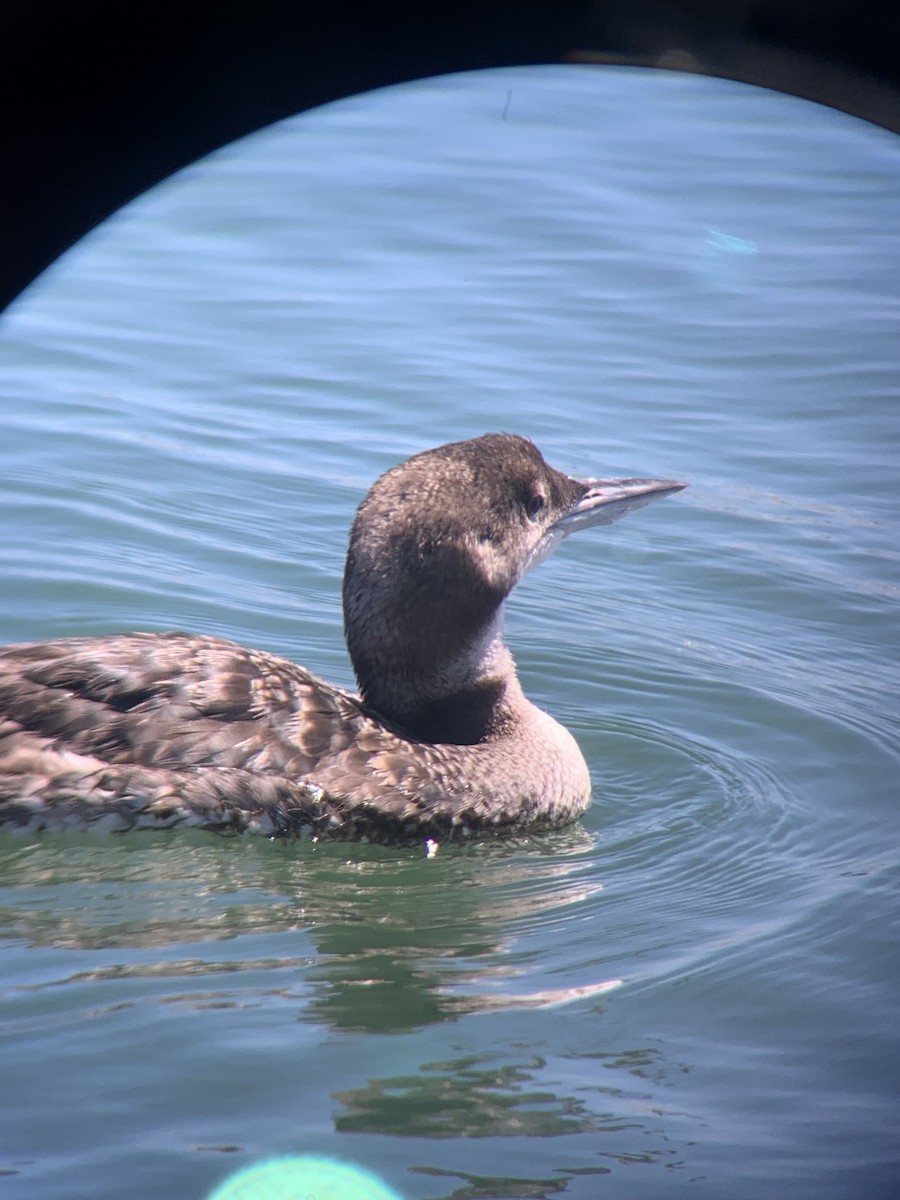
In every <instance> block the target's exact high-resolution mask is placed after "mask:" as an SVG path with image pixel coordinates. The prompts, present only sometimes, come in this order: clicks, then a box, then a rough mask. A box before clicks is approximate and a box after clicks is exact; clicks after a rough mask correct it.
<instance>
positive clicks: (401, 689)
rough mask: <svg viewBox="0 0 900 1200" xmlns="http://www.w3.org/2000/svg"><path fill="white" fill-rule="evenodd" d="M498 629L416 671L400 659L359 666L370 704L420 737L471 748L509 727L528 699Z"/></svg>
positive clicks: (389, 720)
mask: <svg viewBox="0 0 900 1200" xmlns="http://www.w3.org/2000/svg"><path fill="white" fill-rule="evenodd" d="M497 625H498V627H497V628H496V629H495V630H494V631H493V635H492V636H490V637H486V638H483V639H478V641H477V642H476V643H475V644H474V645H473V646H471V647H469V648H468V650H467V652H463V653H458V654H456V655H455V656H454V657H453V658H451V659H443V660H441V659H440V658H438V657H435V659H434V660H433V661H432V662H431V663H430V664H429V665H428V668H426V667H425V664H422V663H419V664H417V668H416V669H415V670H413V671H410V670H408V669H405V668H404V663H403V660H402V659H397V658H394V659H393V660H392V661H391V662H390V663H387V662H385V661H384V660H382V661H381V663H380V665H379V669H377V670H371V669H369V670H362V671H361V670H360V669H359V664H356V665H357V674H358V677H359V683H360V691H361V694H362V698H363V700H364V702H365V704H366V707H367V708H368V709H370V711H372V712H373V713H375V714H377V715H378V716H379V717H381V718H383V719H386V720H387V721H388V722H390V723H391V724H392V725H396V726H398V727H399V728H400V729H402V730H403V731H404V732H405V733H407V734H409V735H411V736H412V737H414V738H416V739H417V740H419V741H423V742H433V743H444V744H448V745H461V746H470V745H476V744H478V743H480V742H486V741H491V740H493V739H495V738H497V737H501V736H503V734H504V733H507V732H509V731H510V729H511V728H512V726H513V725H514V724H515V722H516V721H517V719H518V717H519V716H520V715H521V712H522V709H523V706H527V705H528V701H527V700H526V699H525V696H524V695H523V693H522V689H521V687H520V685H519V680H518V677H517V676H516V668H515V663H514V662H513V658H512V655H511V654H510V652H509V650H508V649H507V647H506V645H505V643H504V641H503V636H502V632H501V631H500V629H499V621H498V623H497Z"/></svg>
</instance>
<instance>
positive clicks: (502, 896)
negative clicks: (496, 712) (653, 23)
mask: <svg viewBox="0 0 900 1200" xmlns="http://www.w3.org/2000/svg"><path fill="white" fill-rule="evenodd" d="M898 229H900V143H898V141H897V139H896V138H894V137H892V136H891V135H889V134H887V133H885V132H883V131H881V130H878V129H875V128H873V127H869V126H866V125H864V124H862V123H860V122H858V121H855V120H852V119H850V118H848V117H846V116H843V115H840V114H837V113H834V112H831V111H829V110H826V109H823V108H819V107H816V106H814V105H812V104H809V103H805V102H801V101H798V100H794V99H788V98H786V97H782V96H778V95H775V94H772V93H767V92H764V91H761V90H757V89H751V88H746V87H742V86H738V85H733V84H728V83H724V82H722V81H716V80H711V79H699V78H691V77H689V76H684V75H674V74H664V73H658V74H651V73H642V72H638V71H622V70H604V69H590V68H578V69H576V68H568V69H562V68H554V69H540V70H537V69H535V70H516V71H504V72H493V73H490V74H484V75H478V76H464V77H458V78H453V79H445V80H439V81H431V82H429V83H425V84H420V85H416V86H415V87H413V88H400V89H396V90H392V91H389V92H383V93H378V94H374V95H371V96H367V97H362V98H358V99H355V100H352V101H350V102H346V103H342V104H339V105H335V106H332V107H330V108H328V109H326V110H322V111H319V112H316V113H313V114H309V115H307V116H302V117H300V118H297V119H295V120H292V121H289V122H286V123H284V124H282V125H280V126H278V127H276V128H274V129H272V130H270V131H269V132H267V133H265V134H262V135H258V136H257V137H255V138H252V139H249V140H247V141H245V142H243V143H240V144H238V145H236V146H235V147H232V148H231V149H229V150H227V151H225V152H223V153H222V154H220V155H218V156H216V157H214V158H213V159H211V160H208V161H206V162H204V163H201V164H198V165H196V166H195V167H192V168H190V169H189V170H187V171H185V172H184V173H183V174H182V175H181V176H180V177H178V178H177V179H175V180H173V181H171V182H170V183H169V184H167V185H166V186H164V187H162V188H160V189H158V190H157V191H155V192H153V193H150V194H149V195H148V196H147V197H145V198H143V199H142V200H141V201H139V202H138V203H136V204H134V205H133V206H131V207H130V208H129V209H128V210H126V211H125V212H123V213H121V214H119V215H118V216H117V217H116V218H115V219H114V220H111V221H109V222H108V223H107V224H106V225H105V226H104V227H103V228H102V229H101V230H99V231H97V232H96V234H95V235H94V236H93V237H91V238H89V239H87V240H86V241H85V242H84V243H83V244H82V245H81V246H79V247H78V248H76V249H75V250H74V251H73V252H71V253H70V254H69V255H68V256H67V257H66V258H65V259H64V260H63V261H62V262H61V263H60V264H59V265H58V267H57V268H55V269H54V271H52V272H51V273H49V274H48V275H47V277H46V278H45V279H42V280H41V281H39V282H38V283H37V284H36V285H35V286H34V288H33V289H32V290H31V291H30V292H29V293H28V294H27V295H26V296H25V297H24V298H23V299H22V300H21V301H20V303H19V304H18V305H17V306H16V307H15V308H14V310H13V311H11V312H10V313H9V314H8V315H7V316H6V318H5V323H4V328H3V337H2V342H0V361H2V376H0V389H2V399H0V428H2V432H0V446H2V455H3V470H2V478H0V511H2V518H3V519H2V522H0V543H2V551H0V552H2V561H3V588H2V592H0V637H2V638H3V640H6V641H10V640H26V639H28V640H30V639H37V638H42V637H49V636H57V635H62V634H81V633H101V632H106V631H111V630H122V629H131V628H143V629H166V628H173V627H174V628H188V629H192V630H196V631H205V632H211V633H215V634H221V635H224V636H227V637H233V638H236V639H238V640H240V641H243V642H246V643H249V644H251V645H256V646H261V647H265V648H269V649H272V650H275V651H278V652H281V653H284V654H287V655H289V656H291V657H295V658H297V659H299V660H300V661H302V662H304V663H305V664H307V665H308V666H310V667H312V668H313V669H315V670H317V671H318V672H319V673H320V674H322V675H324V676H326V677H328V678H330V679H332V680H335V681H337V682H340V683H343V684H346V685H349V684H350V683H351V673H350V669H349V664H348V662H347V659H346V654H345V651H344V649H343V643H342V640H341V635H340V613H339V605H338V590H339V589H338V581H339V576H340V570H341V564H342V558H343V551H344V542H345V535H346V529H347V527H348V525H349V521H350V519H351V515H352V512H353V509H354V506H355V505H356V503H357V502H358V501H359V499H360V497H361V495H362V494H363V492H364V490H365V488H366V486H367V485H368V483H369V482H370V481H371V480H372V479H373V478H374V476H375V475H376V474H378V473H379V472H380V471H381V470H382V469H384V468H385V467H387V466H388V465H390V464H392V463H394V462H396V461H398V460H399V459H401V458H403V457H405V456H406V455H407V454H408V453H410V452H412V451H414V450H417V449H421V448H423V447H425V446H429V445H434V444H437V443H439V442H441V441H445V440H448V439H452V438H457V437H465V436H471V435H473V434H475V433H479V432H483V431H485V430H488V429H495V428H501V429H511V430H514V431H516V432H520V433H524V434H527V435H529V436H532V437H533V438H534V439H535V440H536V441H537V443H538V444H539V445H540V446H541V448H542V449H543V450H544V452H545V453H546V455H547V457H548V459H549V460H550V461H551V462H552V463H553V464H554V465H556V466H559V467H561V468H563V469H568V470H570V471H571V472H573V473H579V472H580V473H584V474H589V473H601V472H602V473H610V474H613V473H621V474H629V475H657V476H661V477H675V478H684V479H688V480H689V481H690V482H691V488H690V490H689V491H688V492H685V493H683V494H682V495H680V496H678V497H677V498H674V499H671V500H667V501H666V502H665V503H661V504H659V505H656V506H654V507H653V508H652V509H648V510H646V511H644V512H641V513H638V514H636V515H635V516H633V517H630V518H628V519H627V520H626V521H624V522H622V523H621V524H620V525H617V526H615V527H614V528H612V529H604V530H595V531H592V532H591V533H585V534H584V535H581V536H579V537H578V538H573V539H571V540H570V541H569V542H567V543H566V546H565V547H564V548H563V549H562V550H561V551H560V552H559V554H558V555H557V556H556V557H555V558H554V559H552V560H551V561H550V562H549V563H547V564H546V565H545V566H543V567H542V568H541V569H540V571H538V572H536V573H535V575H534V576H532V577H530V578H529V579H528V580H526V581H525V583H524V584H523V585H522V587H521V588H520V589H519V590H518V592H517V593H516V595H515V597H514V599H513V602H512V603H511V605H510V607H509V613H508V621H507V625H508V633H509V640H510V642H511V644H512V646H513V648H514V650H515V652H516V655H517V660H518V662H519V666H520V670H521V675H522V678H523V681H524V684H525V686H526V690H527V691H528V692H529V694H530V695H531V696H532V697H533V698H534V699H535V700H536V701H537V702H538V703H540V704H542V705H543V706H545V707H547V708H548V709H549V710H551V711H552V712H553V713H554V714H555V715H556V716H557V717H559V719H561V720H562V721H564V722H565V723H566V724H567V725H568V726H569V727H570V728H571V729H572V730H573V732H574V733H575V734H576V736H577V737H578V738H579V740H580V742H581V744H582V746H583V748H584V750H585V754H586V756H587V758H588V761H589V763H590V765H591V770H592V774H593V777H594V780H595V792H596V796H595V802H594V805H593V807H592V808H591V810H590V812H589V813H588V815H587V817H586V819H585V820H584V821H583V823H582V824H581V825H579V826H576V827H574V828H573V829H570V830H566V831H563V832H561V833H559V834H556V835H553V836H549V837H541V838H534V839H527V838H523V839H521V840H520V841H518V842H515V843H504V844H482V845H472V846H468V847H464V848H451V847H443V848H441V850H440V852H439V854H438V855H437V857H435V858H433V859H427V858H426V857H425V856H424V853H423V852H421V851H419V850H416V849H414V850H390V849H381V848H372V847H360V846H357V847H347V846H328V845H318V846H315V847H313V846H296V845H284V844H279V843H270V842H266V841H264V840H262V839H252V838H248V839H243V840H236V841H235V840H232V841H221V840H215V839H212V838H207V837H205V836H203V835H200V834H190V833H188V834H178V835H174V836H169V835H153V836H148V837H143V838H134V839H130V840H129V839H121V840H116V839H113V838H104V837H102V836H98V837H93V838H92V837H89V836H75V835H71V836H56V837H47V838H44V839H41V840H31V841H27V840H22V839H16V838H13V837H10V836H6V837H4V838H3V839H2V840H0V862H2V867H0V879H2V881H3V883H2V900H0V907H2V927H3V930H4V935H5V936H4V940H3V942H2V960H3V966H4V971H3V980H4V985H5V988H4V1004H5V1007H4V1014H5V1015H4V1017H3V1022H2V1026H0V1028H2V1038H3V1048H2V1063H3V1071H2V1076H3V1081H4V1093H5V1097H6V1099H5V1109H6V1111H5V1113H4V1116H3V1120H2V1123H0V1128H2V1133H0V1169H2V1170H3V1171H4V1173H5V1174H6V1178H4V1181H3V1183H4V1196H9V1197H15V1198H17V1200H18V1198H23V1200H25V1198H28V1200H31V1198H32V1197H40V1198H41V1200H52V1198H55V1197H60V1198H62V1197H65V1198H66V1200H72V1198H74V1197H91V1198H99V1197H107V1196H108V1197H113V1196H116V1197H118V1196H120V1195H122V1194H123V1193H125V1192H127V1194H128V1195H130V1196H134V1197H147V1198H150V1197H158V1196H160V1195H172V1196H180V1197H198V1198H200V1197H204V1196H206V1195H208V1194H209V1192H210V1191H211V1190H212V1188H213V1187H214V1185H215V1184H216V1182H217V1181H219V1180H221V1179H222V1178H224V1177H225V1176H226V1175H227V1174H228V1173H229V1172H231V1171H235V1170H238V1169H239V1168H240V1167H242V1166H246V1165H247V1164H249V1163H252V1162H254V1161H256V1160H258V1159H262V1158H265V1157H266V1156H268V1155H272V1154H285V1153H303V1152H310V1151H313V1152H316V1153H325V1154H330V1155H333V1156H335V1157H338V1158H342V1159H347V1160H350V1161H354V1162H357V1163H359V1164H361V1165H363V1166H364V1167H366V1168H367V1169H368V1170H371V1171H375V1172H377V1173H378V1174H379V1175H380V1176H381V1177H382V1178H384V1179H385V1180H386V1181H387V1182H389V1183H390V1184H391V1186H393V1187H395V1188H396V1189H397V1190H398V1191H399V1192H400V1193H401V1194H402V1195H404V1196H406V1197H410V1198H413V1197H416V1198H419V1197H421V1198H425V1197H428V1198H437V1197H449V1196H453V1197H456V1198H461V1197H465V1198H466V1200H474V1198H476V1197H488V1196H490V1197H544V1196H547V1197H549V1196H555V1195H559V1194H561V1193H565V1195H566V1196H567V1197H572V1198H576V1200H580V1198H582V1197H584V1198H593V1197H596V1196H605V1195H610V1196H616V1197H642V1198H645V1197H648V1196H654V1197H655V1196H668V1195H670V1194H671V1195H685V1196H691V1197H710V1198H713V1197H716V1198H719V1197H722V1196H728V1197H730V1198H737V1200H741V1198H743V1197H748V1198H751V1197H752V1198H753V1200H758V1198H759V1197H769V1196H779V1197H780V1196H785V1197H787V1196H789V1197H791V1198H804V1197H809V1198H811V1200H812V1198H813V1197H815V1198H816V1200H837V1198H843V1197H859V1196H866V1197H888V1196H893V1195H895V1194H897V1189H898V1187H900V1166H898V1157H900V1155H898V1145H900V1139H898V1136H897V1127H898V1116H900V1105H898V1099H897V1094H898V1086H897V1085H898V1081H900V1064H898V1059H897V1049H898V1037H897V994H898V993H897V983H898V979H897V976H898V954H897V934H898V905H897V900H898V867H897V863H898V848H900V836H898V823H897V799H898V783H897V780H898V757H900V754H898V744H900V743H898V724H900V722H898V703H897V682H898V673H897V661H898V655H897V651H898V616H897V612H898V605H897V601H898V594H900V575H898V557H900V555H898V537H897V533H898V500H897V466H898V456H897V451H898V446H897V442H898V413H897V402H898V396H900V382H898V381H900V372H898V368H900V337H898V334H900V285H898V278H900V274H898V266H900V235H898Z"/></svg>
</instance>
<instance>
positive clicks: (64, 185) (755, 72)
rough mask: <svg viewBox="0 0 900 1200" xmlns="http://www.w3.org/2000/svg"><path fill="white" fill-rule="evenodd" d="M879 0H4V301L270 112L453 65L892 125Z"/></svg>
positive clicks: (898, 110)
mask: <svg viewBox="0 0 900 1200" xmlns="http://www.w3.org/2000/svg"><path fill="white" fill-rule="evenodd" d="M898 34H900V8H898V7H897V6H895V5H891V4H885V3H884V0H453V3H452V4H448V3H443V4H424V3H422V2H421V0H416V2H415V3H410V2H409V0H254V3H252V4H250V3H247V4H239V5H225V4H222V3H221V0H178V3H174V2H173V0H135V3H133V4H127V5H123V4H122V3H121V0H114V2H111V0H4V3H3V4H2V5H0V112H2V114H3V120H2V122H0V308H3V307H5V306H6V305H7V304H8V303H9V302H10V301H11V300H12V299H14V298H15V296H16V295H18V293H19V292H21V291H22V289H23V288H25V287H26V286H27V285H28V284H29V283H30V282H31V281H32V280H33V279H34V278H35V277H36V276H37V275H39V274H40V272H41V271H43V270H44V268H45V267H47V266H48V265H49V264H50V263H51V262H53V261H54V259H56V258H57V257H58V256H59V255H60V254H62V253H63V251H64V250H66V249H67V248H68V247H69V246H71V245H72V244H73V243H74V242H76V241H77V240H78V239H79V238H80V237H82V236H83V235H84V234H85V233H87V232H88V231H89V230H90V229H92V228H93V227H94V226H95V225H97V224H99V223H100V222H101V221H103V220H104V219H105V218H106V217H107V216H109V215H110V213H112V212H115V210H116V209H118V208H120V207H121V206H122V205H123V204H125V203H126V202H127V201H129V200H131V199H132V198H133V197H135V196H136V195H138V194H140V193H141V192H143V191H145V190H146V189H147V188H149V187H151V186H153V185H154V184H155V183H158V182H159V181H160V180H162V179H164V178H166V177H167V176H168V175H170V174H172V173H173V172H174V171H176V170H178V169H179V168H180V167H183V166H184V165H186V164H187V163H189V162H192V161H193V160H195V159H197V158H199V157H201V156H203V155H205V154H208V153H209V152H210V151H212V150H214V149H216V148H217V147H219V146H222V145H225V144H227V143H228V142H231V141H233V140H234V139H235V138H238V137H241V136H243V135H244V134H247V133H250V132H252V131H254V130H256V129H260V128H262V127H264V126H266V125H269V124H271V123H272V122H273V121H276V120H279V119H281V118H283V117H287V116H290V115H292V114H294V113H296V112H300V111H302V110H304V109H308V108H313V107H315V106H316V105H320V104H324V103H327V102H328V101H330V100H335V99H338V98H340V97H343V96H348V95H352V94H354V93H358V92H363V91H366V90H367V89H370V88H376V87H384V86H387V85H389V84H394V83H401V82H405V81H408V80H411V79H417V78H425V77H427V76H430V75H436V74H443V73H447V72H454V71H470V70H477V69H480V68H489V67H500V66H513V65H525V64H533V63H561V62H596V63H614V64H619V65H625V64H633V65H641V66H647V67H664V68H668V69H679V70H686V71H693V72H697V73H705V74H711V75H718V76H722V77H725V78H730V79H735V80H741V81H744V82H748V83H755V84H761V85H763V86H768V87H772V88H775V89H777V90H780V91H784V92H788V93H792V94H794V95H798V96H803V97H806V98H808V99H811V100H817V101H819V102H822V103H825V104H830V105H832V106H833V107H835V108H839V109H843V110H844V111H846V112H849V113H853V114H854V115H856V116H860V117H863V118H865V119H867V120H869V121H873V122H875V123H877V124H880V125H883V126H885V127H886V128H888V129H892V130H894V131H896V132H900V64H898V61H897V55H898V46H900V36H898Z"/></svg>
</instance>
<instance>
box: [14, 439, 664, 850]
mask: <svg viewBox="0 0 900 1200" xmlns="http://www.w3.org/2000/svg"><path fill="white" fill-rule="evenodd" d="M683 486H684V485H683V484H679V483H673V482H667V481H661V480H649V479H627V480H621V479H620V480H595V479H589V480H576V479H572V478H570V477H569V476H567V475H564V474H562V473H561V472H559V471H556V470H554V469H553V468H552V467H550V466H548V465H547V463H546V462H545V461H544V459H543V458H542V456H541V455H540V453H539V452H538V450H537V448H536V447H535V446H534V445H533V444H532V443H531V442H529V441H527V440H526V439H524V438H521V437H516V436H513V435H510V434H486V435H484V436H483V437H479V438H474V439H472V440H470V441H465V442H455V443H452V444H450V445H446V446H440V447H438V448H436V449H434V450H428V451H425V452H424V453H422V454H417V455H415V456H414V457H413V458H411V459H409V460H408V461H407V462H405V463H402V464H400V465H399V466H397V467H394V468H393V469H392V470H390V471H388V472H387V473H386V474H384V475H383V476H382V477H381V478H380V479H379V480H377V481H376V483H375V484H374V485H373V486H372V489H371V490H370V492H369V493H368V495H367V496H366V498H365V500H364V501H363V503H362V504H361V505H360V507H359V510H358V512H357V515H356V519H355V521H354V523H353V527H352V530H351V534H350V546H349V550H348V555H347V563H346V568H345V572H344V585H343V603H344V630H345V634H346V638H347V645H348V649H349V651H350V657H351V660H352V662H353V667H354V671H355V673H356V678H357V681H358V683H359V689H360V690H359V694H358V695H354V694H351V693H350V692H347V691H344V690H342V689H340V688H337V687H333V686H331V685H330V684H328V683H325V682H324V681H322V680H320V679H318V678H316V676H314V675H312V674H310V672H308V671H306V670H304V669H303V668H302V667H299V666H296V665H295V664H294V663H292V662H289V661H287V660H286V659H283V658H279V657H277V656H276V655H273V654H267V653H264V652H261V651H255V650H249V649H246V648H244V647H242V646H239V645H237V644H236V643H233V642H228V641H224V640H222V639H220V638H215V637H206V636H195V635H190V634H185V633H136V634H127V635H113V636H110V637H76V638H66V639H61V640H58V641H49V642H39V643H34V644H30V645H19V646H10V647H7V648H5V649H0V825H5V826H16V827H19V828H22V829H25V830H27V831H39V830H43V829H73V828H74V829H85V828H98V829H106V830H110V831H116V832H118V831H127V830H130V829H139V828H155V829H159V828H167V827H170V826H176V825H194V826H199V827H202V828H206V829H213V830H217V831H220V832H239V831H242V830H253V831H258V832H263V833H266V834H269V835H273V836H276V835H299V834H306V835H311V836H319V835H328V836H334V837H340V838H357V839H369V840H372V841H384V842H409V841H421V840H423V839H426V838H430V839H434V840H435V841H442V840H446V839H450V838H458V837H464V836H468V835H485V834H501V833H511V832H516V831H525V830H538V829H547V828H550V827H552V826H556V825H561V824H565V823H567V822H569V821H571V820H574V819H575V818H576V817H577V816H579V815H580V814H581V813H582V812H583V811H584V809H585V808H586V807H587V804H588V802H589V800H590V788H591V785H590V778H589V776H588V771H587V767H586V765H585V762H584V758H583V757H582V755H581V752H580V750H579V748H578V745H577V743H576V742H575V740H574V738H572V736H571V735H570V734H569V733H568V731H567V730H565V729H564V728H563V727H562V726H561V725H559V724H557V722H556V721H554V720H553V719H552V718H551V717H550V716H548V715H547V714H546V713H544V712H542V711H541V710H540V709H539V708H537V707H536V706H535V705H533V704H531V703H530V702H529V701H528V700H527V699H526V698H525V696H524V694H523V692H522V689H521V687H520V686H519V681H518V678H517V676H516V671H515V664H514V663H513V660H512V656H511V655H510V653H509V651H508V650H507V648H506V646H505V644H504V641H503V633H502V614H503V603H504V601H505V599H506V597H507V596H508V595H509V593H510V592H511V591H512V589H513V587H514V586H515V584H516V583H517V582H518V581H519V580H520V579H521V578H522V576H523V575H524V574H525V572H526V571H528V570H529V569H530V568H531V567H533V566H534V565H536V564H537V563H538V562H540V561H541V560H542V559H544V558H546V557H547V555H548V554H550V553H551V551H552V550H553V549H554V548H555V546H556V545H558V543H559V542H560V541H561V540H562V539H563V538H564V537H565V536H566V535H567V534H569V533H570V532H572V531H573V530H576V529H580V528H585V527H588V526H591V525H597V524H609V523H610V522H612V521H614V520H617V519H618V518H619V517H621V516H624V515H625V513H627V512H629V511H631V510H632V509H634V508H637V507H639V506H641V505H643V504H646V503H648V502H650V501H651V500H654V499H656V498H658V497H660V496H665V495H669V494H670V493H672V492H674V491H678V490H679V489H680V488H681V487H683Z"/></svg>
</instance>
